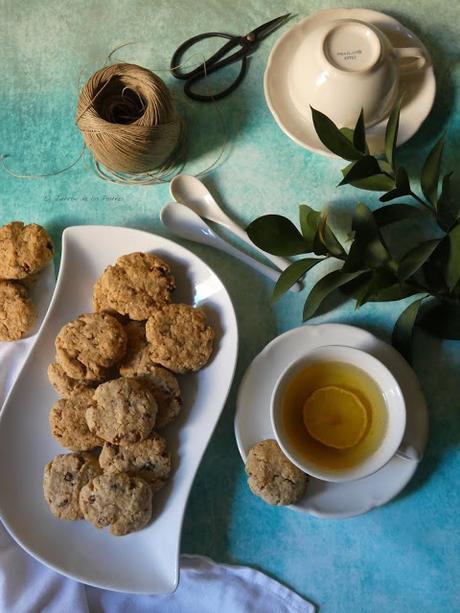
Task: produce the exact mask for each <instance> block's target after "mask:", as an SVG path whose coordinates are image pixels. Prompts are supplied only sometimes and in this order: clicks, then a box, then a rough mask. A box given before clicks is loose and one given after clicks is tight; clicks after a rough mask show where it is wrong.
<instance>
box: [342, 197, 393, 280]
mask: <svg viewBox="0 0 460 613" xmlns="http://www.w3.org/2000/svg"><path fill="white" fill-rule="evenodd" d="M352 229H353V231H354V233H355V239H354V241H353V244H352V246H351V249H350V251H349V253H348V257H347V260H346V262H345V264H344V270H345V271H347V272H351V271H353V270H359V269H362V268H363V267H364V268H373V267H379V266H382V265H384V264H387V263H388V262H389V261H390V259H391V257H390V254H389V253H388V249H387V248H386V246H385V244H384V243H383V240H382V237H381V235H380V231H379V228H378V226H377V224H376V222H375V219H374V216H373V214H372V213H371V211H370V210H369V208H368V207H367V206H366V205H365V204H362V203H358V204H357V205H356V208H355V211H354V215H353V223H352Z"/></svg>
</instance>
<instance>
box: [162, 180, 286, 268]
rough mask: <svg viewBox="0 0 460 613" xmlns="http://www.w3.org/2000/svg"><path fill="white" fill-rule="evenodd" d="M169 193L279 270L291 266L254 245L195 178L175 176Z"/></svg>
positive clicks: (284, 260)
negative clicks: (219, 226) (233, 235)
mask: <svg viewBox="0 0 460 613" xmlns="http://www.w3.org/2000/svg"><path fill="white" fill-rule="evenodd" d="M170 192H171V196H172V197H173V198H174V200H176V201H177V202H180V203H181V204H183V205H185V206H186V207H188V208H189V209H191V210H192V211H194V212H195V213H196V214H197V215H199V216H200V217H204V218H205V219H209V220H210V221H213V222H214V223H218V224H220V225H222V226H225V227H226V228H227V229H228V230H230V231H231V232H233V234H235V236H238V238H240V239H241V240H242V241H244V242H245V243H248V245H251V247H252V248H253V249H256V250H257V251H259V253H261V254H263V255H264V257H266V258H267V259H268V260H270V261H271V262H273V264H275V266H277V267H278V268H279V269H280V270H285V269H286V268H287V267H288V266H290V265H291V263H292V262H290V261H289V260H287V259H286V258H282V257H280V256H277V255H271V254H269V253H266V252H265V251H263V250H262V249H259V247H257V246H256V245H254V243H253V242H252V241H251V239H250V238H249V236H248V234H247V232H246V231H245V230H243V228H241V227H240V226H239V225H238V224H236V223H235V222H234V221H233V219H231V218H230V217H229V216H228V215H227V214H226V213H225V212H224V211H223V210H222V209H221V207H220V206H219V205H218V203H217V202H216V201H215V199H214V198H213V196H212V194H211V193H210V191H209V190H208V188H207V187H206V185H205V184H204V183H203V182H202V181H200V180H199V179H197V178H196V177H193V176H192V175H186V174H180V175H177V176H176V177H174V179H173V180H172V181H171V184H170Z"/></svg>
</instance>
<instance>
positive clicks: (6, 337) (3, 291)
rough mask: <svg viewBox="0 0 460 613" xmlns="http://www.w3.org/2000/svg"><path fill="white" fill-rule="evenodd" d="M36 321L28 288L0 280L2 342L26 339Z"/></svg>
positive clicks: (0, 328)
mask: <svg viewBox="0 0 460 613" xmlns="http://www.w3.org/2000/svg"><path fill="white" fill-rule="evenodd" d="M36 319H37V313H36V311H35V307H34V305H33V304H32V302H31V301H30V299H29V297H28V295H27V290H26V288H25V287H23V286H22V285H21V284H20V283H15V282H13V281H1V280H0V341H17V340H19V339H21V338H24V336H26V335H27V333H28V332H29V331H30V330H31V329H32V327H33V326H34V324H35V321H36Z"/></svg>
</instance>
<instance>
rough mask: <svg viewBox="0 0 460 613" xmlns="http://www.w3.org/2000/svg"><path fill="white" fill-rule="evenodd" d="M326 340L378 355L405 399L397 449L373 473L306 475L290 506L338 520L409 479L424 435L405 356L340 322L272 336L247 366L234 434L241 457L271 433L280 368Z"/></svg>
mask: <svg viewBox="0 0 460 613" xmlns="http://www.w3.org/2000/svg"><path fill="white" fill-rule="evenodd" d="M327 345H344V346H348V347H355V348H356V349H361V350H362V351H366V352H367V353H370V354H371V355H373V356H374V357H376V358H377V359H378V360H380V361H381V362H382V363H383V364H384V365H385V366H386V367H387V368H388V369H389V370H390V371H391V373H392V374H393V376H394V377H395V379H396V380H397V382H398V383H399V386H400V388H401V391H402V393H403V396H404V400H405V403H406V412H407V420H406V431H405V434H404V438H403V442H402V445H401V447H400V451H401V452H402V453H403V454H404V455H405V456H406V459H403V458H402V457H398V456H394V457H393V458H392V459H391V460H390V461H389V462H388V464H386V465H385V466H384V467H383V468H381V469H380V470H378V471H377V472H376V473H374V474H373V475H370V476H369V477H365V478H363V479H359V480H357V481H347V482H344V483H331V482H326V481H322V480H320V479H314V478H313V477H311V478H310V482H309V484H308V488H307V492H306V494H305V496H304V497H303V498H302V499H301V500H300V501H299V502H298V503H297V504H295V505H291V508H293V509H297V510H298V511H302V512H304V513H309V514H311V515H314V516H316V517H321V518H326V519H342V518H345V517H352V516H354V515H360V514H362V513H366V512H367V511H370V510H371V509H373V508H375V507H378V506H381V505H383V504H385V503H386V502H388V501H389V500H391V499H392V498H394V497H395V496H396V495H397V494H398V493H399V492H400V491H401V490H402V489H403V488H404V487H405V486H406V485H407V483H408V482H409V481H410V479H411V478H412V476H413V474H414V472H415V470H416V469H417V466H418V463H419V461H420V460H421V458H422V456H423V452H424V450H425V447H426V443H427V437H428V410H427V406H426V402H425V399H424V396H423V393H422V391H421V388H420V385H419V382H418V380H417V377H416V375H415V373H414V371H413V370H412V368H411V367H410V366H409V364H408V363H407V362H406V360H404V358H403V357H402V356H401V355H400V354H399V353H398V352H397V351H396V350H395V349H394V348H393V347H392V346H391V345H388V344H387V343H385V342H383V341H381V340H380V339H378V338H377V337H375V336H374V335H373V334H370V333H369V332H367V331H366V330H362V329H361V328H356V327H355V326H348V325H344V324H321V325H311V324H310V325H305V326H302V327H300V328H296V329H294V330H290V331H289V332H285V333H284V334H282V335H281V336H278V337H277V338H275V339H274V340H273V341H271V342H270V343H269V344H268V345H267V346H266V347H265V348H264V349H263V350H262V351H261V353H259V355H258V356H256V357H255V358H254V360H253V362H252V363H251V365H250V366H249V368H248V369H247V371H246V373H245V375H244V377H243V380H242V381H241V385H240V389H239V392H238V398H237V411H236V416H235V435H236V440H237V444H238V449H239V451H240V454H241V457H242V458H243V461H245V460H246V456H247V454H248V452H249V450H250V448H251V447H252V446H253V445H255V444H256V443H257V442H259V441H261V440H264V439H267V438H275V433H274V431H273V428H272V424H271V419H270V399H271V396H272V392H273V388H274V386H275V383H276V381H277V379H278V377H279V376H280V375H281V373H282V372H283V371H284V370H285V369H286V368H287V367H288V366H289V364H291V363H292V362H293V361H294V360H296V359H298V358H300V357H301V356H302V355H305V353H306V352H307V351H309V350H314V349H317V348H319V347H325V346H327Z"/></svg>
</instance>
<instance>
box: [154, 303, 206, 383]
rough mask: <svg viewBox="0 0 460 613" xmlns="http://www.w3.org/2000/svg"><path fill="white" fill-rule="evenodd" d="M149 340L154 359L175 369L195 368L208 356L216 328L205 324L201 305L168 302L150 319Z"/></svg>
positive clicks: (200, 365)
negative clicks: (196, 306) (199, 306)
mask: <svg viewBox="0 0 460 613" xmlns="http://www.w3.org/2000/svg"><path fill="white" fill-rule="evenodd" d="M146 335H147V340H148V342H149V343H150V357H151V359H152V361H153V362H156V363H158V364H160V365H161V366H164V367H165V368H169V369H170V370H172V371H173V372H176V373H185V372H187V371H196V370H199V369H200V368H202V367H203V366H204V365H205V364H206V363H207V362H208V360H209V358H210V356H211V353H212V350H213V344H214V330H213V329H212V328H211V327H210V326H208V325H206V316H205V314H204V311H202V309H197V308H194V307H191V306H188V305H187V304H169V305H166V306H164V307H163V308H161V309H160V310H158V311H155V312H154V313H153V314H152V315H151V316H150V317H149V319H148V320H147V324H146Z"/></svg>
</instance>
